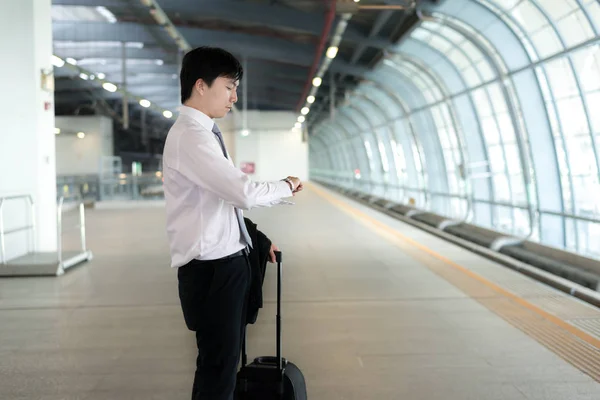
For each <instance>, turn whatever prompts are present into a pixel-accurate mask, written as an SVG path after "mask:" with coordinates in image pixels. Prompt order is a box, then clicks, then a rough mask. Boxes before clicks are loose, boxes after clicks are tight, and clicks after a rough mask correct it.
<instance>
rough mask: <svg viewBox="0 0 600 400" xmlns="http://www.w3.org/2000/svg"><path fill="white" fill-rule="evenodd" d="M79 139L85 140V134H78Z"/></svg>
mask: <svg viewBox="0 0 600 400" xmlns="http://www.w3.org/2000/svg"><path fill="white" fill-rule="evenodd" d="M77 137H78V138H79V139H83V138H84V137H85V133H83V132H77Z"/></svg>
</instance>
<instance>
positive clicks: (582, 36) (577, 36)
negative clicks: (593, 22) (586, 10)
mask: <svg viewBox="0 0 600 400" xmlns="http://www.w3.org/2000/svg"><path fill="white" fill-rule="evenodd" d="M558 30H559V32H560V35H561V36H562V38H563V40H564V41H565V45H566V46H567V47H572V46H574V45H576V44H579V43H582V42H584V41H586V40H588V39H591V38H593V37H594V31H592V28H591V26H590V23H589V22H588V19H587V18H586V16H585V15H584V14H583V12H581V11H577V12H575V13H572V14H570V15H568V16H566V17H564V18H563V19H561V20H560V21H559V22H558Z"/></svg>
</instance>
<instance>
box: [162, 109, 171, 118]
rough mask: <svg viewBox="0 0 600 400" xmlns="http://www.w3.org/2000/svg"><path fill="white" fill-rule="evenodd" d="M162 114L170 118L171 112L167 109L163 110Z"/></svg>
mask: <svg viewBox="0 0 600 400" xmlns="http://www.w3.org/2000/svg"><path fill="white" fill-rule="evenodd" d="M163 115H164V116H165V118H171V117H172V116H173V113H172V112H171V111H169V110H165V111H163Z"/></svg>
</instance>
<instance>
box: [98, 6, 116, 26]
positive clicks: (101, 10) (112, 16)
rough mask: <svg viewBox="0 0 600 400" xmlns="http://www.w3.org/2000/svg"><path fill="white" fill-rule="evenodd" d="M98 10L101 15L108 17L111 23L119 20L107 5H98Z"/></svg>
mask: <svg viewBox="0 0 600 400" xmlns="http://www.w3.org/2000/svg"><path fill="white" fill-rule="evenodd" d="M96 11H98V13H99V14H100V15H102V16H103V17H104V18H106V20H107V21H108V22H109V23H111V24H114V23H116V22H117V18H116V17H115V14H113V13H112V12H110V11H109V10H108V9H107V8H106V7H102V6H99V7H96Z"/></svg>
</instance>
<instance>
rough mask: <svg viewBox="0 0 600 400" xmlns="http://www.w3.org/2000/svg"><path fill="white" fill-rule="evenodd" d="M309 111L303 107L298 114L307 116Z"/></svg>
mask: <svg viewBox="0 0 600 400" xmlns="http://www.w3.org/2000/svg"><path fill="white" fill-rule="evenodd" d="M309 111H310V108H308V107H303V108H302V110H300V112H301V113H302V115H306V114H308V112H309Z"/></svg>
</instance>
